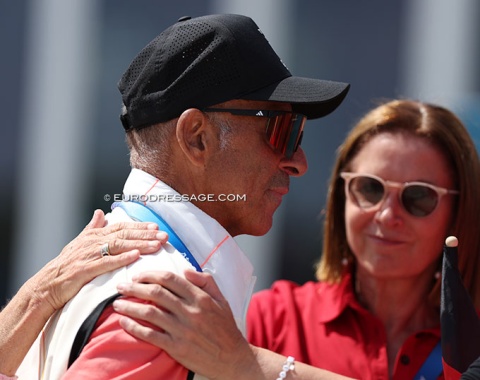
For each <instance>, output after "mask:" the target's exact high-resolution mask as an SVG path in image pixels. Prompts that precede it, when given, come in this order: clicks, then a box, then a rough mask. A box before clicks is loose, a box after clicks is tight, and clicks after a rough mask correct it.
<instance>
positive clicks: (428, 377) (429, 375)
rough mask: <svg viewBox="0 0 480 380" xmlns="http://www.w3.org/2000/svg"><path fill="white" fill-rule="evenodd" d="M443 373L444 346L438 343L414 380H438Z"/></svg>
mask: <svg viewBox="0 0 480 380" xmlns="http://www.w3.org/2000/svg"><path fill="white" fill-rule="evenodd" d="M442 372H443V364H442V345H441V342H438V343H437V345H436V346H435V347H434V348H433V350H432V352H430V355H428V358H427V359H426V360H425V362H424V363H423V365H422V367H421V368H420V369H419V370H418V372H417V374H416V375H415V377H414V380H436V379H438V376H440V375H441V374H442Z"/></svg>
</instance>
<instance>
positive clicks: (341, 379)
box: [222, 346, 350, 380]
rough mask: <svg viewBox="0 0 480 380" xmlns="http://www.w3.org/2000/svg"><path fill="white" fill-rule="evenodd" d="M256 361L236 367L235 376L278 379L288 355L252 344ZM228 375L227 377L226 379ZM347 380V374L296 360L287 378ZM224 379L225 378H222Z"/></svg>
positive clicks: (260, 379) (293, 379)
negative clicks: (343, 374) (240, 367)
mask: <svg viewBox="0 0 480 380" xmlns="http://www.w3.org/2000/svg"><path fill="white" fill-rule="evenodd" d="M250 347H251V349H252V353H253V358H254V361H253V362H252V363H250V365H246V363H245V364H243V365H242V369H241V370H239V369H236V375H235V378H236V379H238V380H240V379H242V380H243V379H245V380H247V379H248V380H252V379H255V380H271V379H277V378H278V377H279V374H280V372H281V371H282V367H283V365H284V364H285V363H286V359H287V358H286V357H285V356H283V355H279V354H276V353H274V352H272V351H269V350H266V349H263V348H259V347H255V346H250ZM226 379H227V377H226V378H225V380H226ZM300 379H301V380H347V379H350V378H348V377H345V376H341V375H337V374H335V373H332V372H329V371H326V370H323V369H320V368H315V367H312V366H309V365H306V364H303V363H299V362H295V364H294V369H293V370H289V371H288V372H287V376H286V377H285V380H300ZM222 380H223V379H222Z"/></svg>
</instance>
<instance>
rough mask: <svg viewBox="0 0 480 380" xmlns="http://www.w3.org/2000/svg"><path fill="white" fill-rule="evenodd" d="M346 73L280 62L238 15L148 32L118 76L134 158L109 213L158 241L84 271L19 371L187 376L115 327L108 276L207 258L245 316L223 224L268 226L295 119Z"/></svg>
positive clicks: (254, 230) (281, 189)
mask: <svg viewBox="0 0 480 380" xmlns="http://www.w3.org/2000/svg"><path fill="white" fill-rule="evenodd" d="M348 87H349V86H348V85H347V84H344V83H338V82H331V81H322V80H316V79H308V78H300V77H294V76H292V75H291V73H290V72H289V70H288V69H287V68H286V67H285V65H284V64H283V63H282V62H281V60H280V58H279V57H278V56H277V55H276V53H275V52H274V51H273V49H272V48H271V46H270V45H269V43H268V41H267V40H266V39H265V37H264V35H263V34H262V33H261V31H260V30H259V28H258V26H257V25H256V24H255V23H254V22H253V21H252V20H251V19H250V18H248V17H244V16H238V15H211V16H204V17H199V18H195V19H190V18H182V19H181V20H179V22H177V23H176V24H175V25H173V26H171V27H170V28H168V29H167V30H165V31H164V32H163V33H161V34H160V35H159V36H157V37H156V38H155V39H154V40H153V41H152V42H150V43H149V44H148V45H147V46H146V47H145V48H144V49H143V50H142V51H141V52H140V53H139V54H138V56H137V57H136V58H135V59H134V60H133V62H132V63H131V64H130V66H129V68H128V69H127V71H126V72H125V74H124V75H123V77H122V79H121V80H120V83H119V89H120V92H121V94H122V100H123V109H122V114H121V121H122V124H123V126H124V128H125V130H126V132H127V143H128V146H129V149H130V162H131V166H132V172H131V174H130V176H129V178H128V179H127V182H126V184H125V187H124V196H123V201H122V202H119V203H117V204H114V205H113V207H112V208H113V211H112V213H110V214H109V215H108V221H109V223H117V222H120V221H127V220H131V219H138V220H142V221H154V222H156V223H158V224H159V226H160V229H163V230H166V231H167V232H168V233H169V236H170V240H169V243H170V244H167V245H166V246H165V247H163V248H162V249H161V250H160V251H159V252H158V253H157V254H155V255H149V256H145V257H142V259H141V260H139V261H137V262H136V263H134V264H132V265H131V266H129V267H125V268H122V269H119V270H117V271H115V272H112V273H109V274H107V275H103V276H100V277H97V278H96V279H95V280H93V281H92V282H91V283H90V284H88V285H86V286H85V287H84V288H83V289H82V291H80V293H79V294H78V295H77V296H76V297H75V298H74V299H73V300H72V301H70V302H69V303H68V304H67V305H66V306H65V308H64V309H63V310H62V311H61V312H59V313H57V314H56V316H54V318H52V320H51V322H50V323H49V325H48V326H47V328H46V330H45V334H42V336H41V337H40V338H39V340H38V341H37V343H36V345H34V347H33V348H32V350H31V352H30V353H29V357H27V359H26V361H25V362H24V364H22V369H21V370H20V371H19V374H20V380H22V379H28V380H31V379H36V378H40V376H42V375H41V374H42V373H43V379H60V378H62V376H63V375H65V378H68V379H95V380H99V379H109V380H110V379H120V378H121V379H127V378H132V379H169V380H172V379H173V380H175V379H177V378H178V379H187V378H188V379H193V378H194V374H192V373H189V371H188V370H187V369H186V368H184V367H182V366H181V365H179V364H178V363H176V362H174V361H173V360H172V358H170V357H169V356H168V355H167V354H165V353H164V352H163V351H161V350H159V349H158V348H156V347H153V346H150V345H149V344H147V343H145V342H141V341H139V340H137V339H135V338H133V337H131V336H129V335H128V334H127V333H126V332H125V331H124V330H123V329H122V328H121V326H120V322H119V321H120V316H119V315H118V314H116V313H115V311H114V309H113V307H112V305H111V302H112V300H113V299H115V298H116V297H117V295H116V291H117V289H116V285H117V284H118V283H120V282H122V281H130V280H131V278H132V276H134V275H135V274H136V273H139V272H141V271H145V270H153V269H156V270H166V271H171V272H175V273H183V271H184V270H185V269H191V268H195V269H197V270H199V271H202V270H203V271H206V272H209V273H211V274H212V275H213V277H214V279H215V280H216V282H217V284H218V285H219V287H220V289H221V290H222V293H223V294H224V295H225V297H226V299H227V300H228V302H229V305H230V307H231V309H232V311H233V314H234V316H235V319H236V321H237V323H238V325H239V327H240V328H241V329H242V330H243V327H244V322H243V317H244V314H245V310H246V307H247V306H248V301H249V299H250V295H251V291H252V289H253V284H254V277H252V273H253V270H252V267H251V265H250V263H249V262H248V260H247V258H246V257H245V256H244V254H243V253H242V252H241V250H240V248H239V247H238V246H237V245H236V243H235V241H234V240H233V239H232V237H233V236H236V235H240V234H250V235H263V234H265V233H266V232H267V231H268V230H269V229H270V227H271V225H272V217H273V213H274V212H275V210H276V209H277V208H278V206H279V205H280V203H281V201H282V198H283V196H284V195H285V194H286V193H287V192H288V189H289V180H290V176H301V175H303V174H304V173H305V171H306V169H307V162H306V158H305V154H304V152H303V150H302V149H301V147H300V142H301V138H302V134H303V127H304V123H305V120H306V119H314V118H319V117H322V116H325V115H327V114H329V113H330V112H332V111H333V110H334V109H335V108H336V107H337V106H338V105H339V104H340V103H341V102H342V100H343V99H344V97H345V95H346V93H347V91H348ZM104 254H108V247H106V249H105V250H104ZM35 355H38V356H39V357H41V358H43V359H42V360H41V361H40V365H38V358H33V360H34V362H33V363H35V365H32V361H31V360H32V357H33V356H35ZM35 360H37V361H35ZM25 370H26V371H25ZM22 376H24V377H22ZM197 378H198V376H197Z"/></svg>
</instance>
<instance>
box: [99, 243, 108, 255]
mask: <svg viewBox="0 0 480 380" xmlns="http://www.w3.org/2000/svg"><path fill="white" fill-rule="evenodd" d="M100 253H101V254H102V257H105V256H110V247H109V246H108V243H105V244H104V245H102V248H101V250H100Z"/></svg>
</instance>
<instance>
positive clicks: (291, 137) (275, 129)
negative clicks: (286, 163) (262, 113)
mask: <svg viewBox="0 0 480 380" xmlns="http://www.w3.org/2000/svg"><path fill="white" fill-rule="evenodd" d="M305 119H306V117H305V116H303V115H300V114H296V113H284V114H281V115H277V116H274V117H271V118H269V120H268V124H267V131H266V134H267V139H268V141H269V143H270V145H272V146H273V147H274V148H275V149H276V150H278V151H279V152H281V153H282V154H284V155H285V156H286V157H287V158H290V157H292V156H293V154H294V153H295V152H296V151H297V149H298V146H299V145H300V142H301V137H302V132H303V126H304V125H305Z"/></svg>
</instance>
